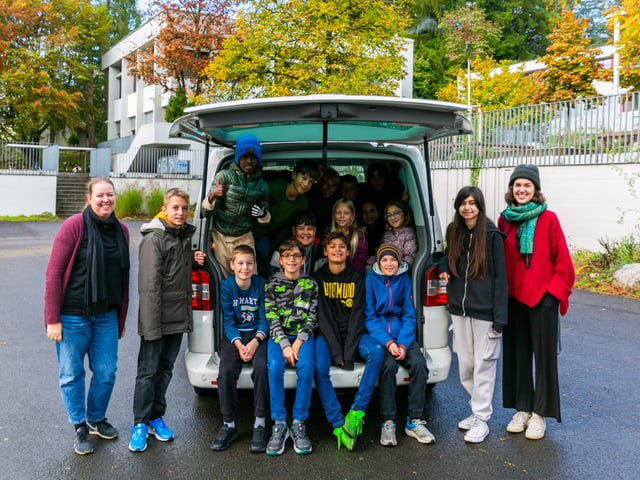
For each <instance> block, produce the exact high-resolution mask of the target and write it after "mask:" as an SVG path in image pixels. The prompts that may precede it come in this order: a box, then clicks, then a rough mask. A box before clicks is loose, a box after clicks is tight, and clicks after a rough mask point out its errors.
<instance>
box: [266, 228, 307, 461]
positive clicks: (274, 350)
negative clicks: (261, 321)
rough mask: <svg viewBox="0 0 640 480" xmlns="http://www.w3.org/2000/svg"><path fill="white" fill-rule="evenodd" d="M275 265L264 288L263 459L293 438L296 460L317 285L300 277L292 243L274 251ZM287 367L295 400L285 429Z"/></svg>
mask: <svg viewBox="0 0 640 480" xmlns="http://www.w3.org/2000/svg"><path fill="white" fill-rule="evenodd" d="M278 250H279V252H280V264H281V265H282V271H281V272H277V273H276V274H275V275H273V276H272V277H271V279H270V280H269V281H268V282H267V284H266V285H265V293H264V307H265V316H266V317H267V322H268V324H269V334H270V338H269V343H268V345H267V349H268V350H267V357H268V361H267V370H268V373H269V390H270V393H271V398H270V402H271V419H272V420H273V422H274V425H273V428H272V432H271V439H270V440H269V443H268V444H267V455H281V454H282V453H283V452H284V448H285V443H286V441H287V438H289V436H291V437H292V438H293V448H294V450H295V452H296V453H298V454H306V453H311V442H310V441H309V437H307V434H306V431H305V426H304V421H305V420H306V419H307V417H308V416H309V407H310V404H311V391H312V388H313V374H314V371H315V362H314V358H315V344H314V331H315V329H316V325H317V321H316V314H317V310H318V284H317V283H316V281H315V280H314V279H313V278H311V277H309V276H308V275H307V274H306V273H302V272H301V267H302V265H303V264H304V261H305V256H304V253H303V252H304V247H303V246H302V244H301V243H300V242H299V241H298V240H287V241H285V242H283V243H282V245H280V248H279V249H278ZM287 364H288V365H290V366H292V367H294V368H295V369H296V374H297V384H296V398H295V402H294V405H293V422H292V424H291V428H289V427H288V426H287V410H286V408H285V405H284V370H285V367H286V366H287Z"/></svg>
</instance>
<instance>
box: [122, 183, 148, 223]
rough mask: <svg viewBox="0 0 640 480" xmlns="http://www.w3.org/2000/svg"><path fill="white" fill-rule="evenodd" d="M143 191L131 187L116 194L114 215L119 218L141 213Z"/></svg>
mask: <svg viewBox="0 0 640 480" xmlns="http://www.w3.org/2000/svg"><path fill="white" fill-rule="evenodd" d="M143 193H144V192H143V191H142V189H141V188H137V187H132V188H128V189H127V190H125V191H124V192H122V193H120V194H118V198H117V201H116V215H117V216H118V217H119V218H125V217H135V216H138V215H140V214H141V213H142V200H143Z"/></svg>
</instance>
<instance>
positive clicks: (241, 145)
mask: <svg viewBox="0 0 640 480" xmlns="http://www.w3.org/2000/svg"><path fill="white" fill-rule="evenodd" d="M261 163H262V150H261V147H260V141H259V140H258V139H257V138H256V137H254V136H253V135H243V136H241V137H240V138H238V142H237V143H236V153H235V163H234V164H233V165H231V166H230V167H229V168H228V169H226V170H221V171H219V172H218V173H217V174H216V176H215V177H214V179H213V183H212V186H211V190H210V191H209V194H208V195H207V197H206V198H205V199H204V200H203V201H202V208H203V209H204V211H205V212H213V214H214V215H213V221H212V223H213V227H212V229H211V236H212V238H213V244H214V255H215V258H216V260H217V262H218V265H219V266H220V269H221V270H222V272H223V274H224V275H225V276H227V275H230V274H231V270H230V268H229V262H230V260H231V255H232V252H233V249H234V247H236V246H237V245H249V246H250V247H251V248H253V249H255V242H254V238H253V233H252V229H253V227H254V226H255V225H254V224H255V223H256V222H257V223H259V224H267V223H269V222H270V221H271V215H270V214H269V210H268V206H269V204H268V200H269V198H268V197H269V185H268V184H267V182H266V181H265V180H264V179H263V178H262V171H261V169H262V165H261Z"/></svg>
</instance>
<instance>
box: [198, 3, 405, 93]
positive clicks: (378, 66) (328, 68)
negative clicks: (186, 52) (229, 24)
mask: <svg viewBox="0 0 640 480" xmlns="http://www.w3.org/2000/svg"><path fill="white" fill-rule="evenodd" d="M404 7H405V4H404V0H395V1H386V0H363V1H360V2H352V1H350V0H332V1H326V0H286V1H275V0H250V1H248V2H246V3H245V4H244V7H243V8H242V9H241V10H240V11H239V12H238V16H237V20H236V30H235V33H234V35H232V36H231V37H229V38H228V39H227V40H226V41H225V42H224V47H223V50H222V51H221V52H220V53H219V55H218V56H216V57H215V58H214V59H213V61H212V62H211V63H210V65H209V66H208V67H207V69H206V74H207V75H208V76H209V77H210V78H211V83H210V84H209V90H208V91H207V94H206V95H203V96H202V97H201V98H198V99H197V102H198V103H200V102H206V101H211V100H217V99H233V98H245V97H249V96H281V95H291V94H307V93H345V94H346V93H351V94H374V95H389V94H392V93H393V92H394V90H395V88H396V86H397V85H398V83H399V81H400V80H401V79H402V78H403V77H404V72H403V67H404V58H403V56H402V49H403V45H404V39H403V38H402V35H403V32H404V30H405V28H406V26H407V25H408V22H409V18H408V17H407V15H406V8H404Z"/></svg>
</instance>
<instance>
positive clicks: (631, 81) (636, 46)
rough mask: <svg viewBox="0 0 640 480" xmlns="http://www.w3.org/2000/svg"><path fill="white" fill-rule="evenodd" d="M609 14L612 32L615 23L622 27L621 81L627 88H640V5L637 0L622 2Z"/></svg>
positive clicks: (619, 47)
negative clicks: (639, 59) (639, 60)
mask: <svg viewBox="0 0 640 480" xmlns="http://www.w3.org/2000/svg"><path fill="white" fill-rule="evenodd" d="M607 13H608V14H609V19H608V24H607V27H608V28H609V30H610V31H611V32H613V30H614V25H615V22H616V21H618V22H619V26H620V42H619V44H618V51H619V52H620V68H621V71H620V80H621V82H623V83H624V85H626V86H632V87H635V89H636V90H638V89H639V88H640V64H638V58H640V28H638V25H640V3H638V2H637V0H620V6H619V7H613V8H612V9H611V10H609V11H608V12H607Z"/></svg>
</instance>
